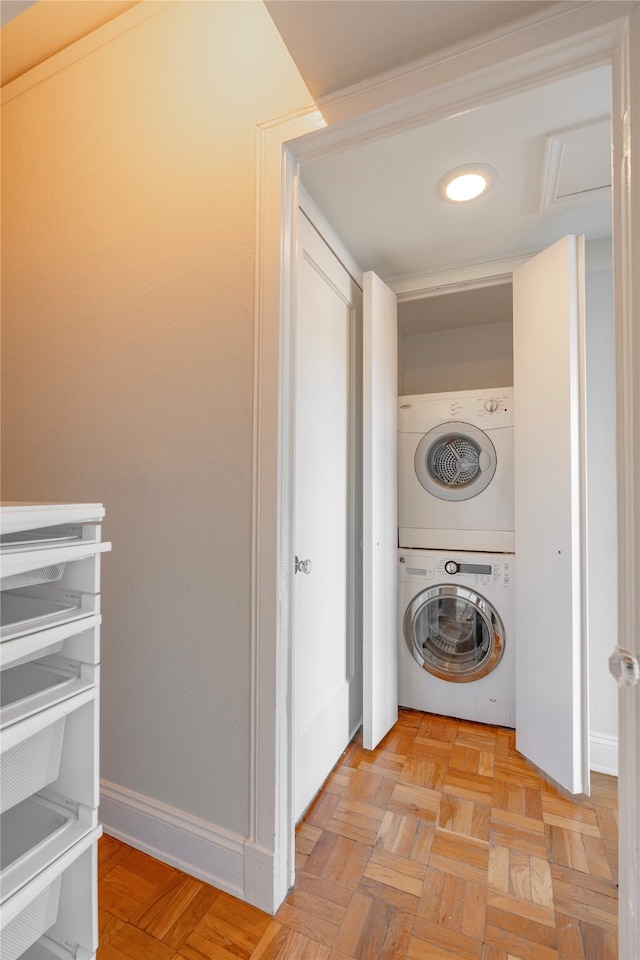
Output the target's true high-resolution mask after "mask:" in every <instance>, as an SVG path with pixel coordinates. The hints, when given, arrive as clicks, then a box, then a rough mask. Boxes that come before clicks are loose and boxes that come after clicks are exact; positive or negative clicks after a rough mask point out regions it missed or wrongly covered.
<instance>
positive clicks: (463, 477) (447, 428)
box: [414, 421, 497, 500]
mask: <svg viewBox="0 0 640 960" xmlns="http://www.w3.org/2000/svg"><path fill="white" fill-rule="evenodd" d="M496 464H497V457H496V450H495V447H494V445H493V444H492V442H491V440H490V439H489V437H488V436H487V434H486V433H483V432H482V430H479V429H478V428H477V427H474V426H473V425H472V424H470V423H462V422H460V421H458V422H453V423H441V424H438V426H437V427H434V428H433V429H432V430H429V432H428V433H426V434H425V435H424V437H423V438H422V440H421V441H420V443H419V444H418V446H417V448H416V453H415V458H414V467H415V471H416V476H417V478H418V480H419V481H420V483H421V484H422V486H423V487H424V489H425V490H426V491H427V492H428V493H431V494H433V496H434V497H438V499H440V500H470V499H471V498H472V497H475V496H477V495H478V494H479V493H482V491H483V490H484V489H485V488H486V487H488V485H489V484H490V483H491V481H492V479H493V476H494V474H495V472H496Z"/></svg>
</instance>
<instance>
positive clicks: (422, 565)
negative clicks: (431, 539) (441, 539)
mask: <svg viewBox="0 0 640 960" xmlns="http://www.w3.org/2000/svg"><path fill="white" fill-rule="evenodd" d="M399 562H400V577H401V579H403V580H417V581H425V580H427V581H441V582H443V583H446V582H447V581H448V580H455V581H456V582H458V583H464V584H467V585H468V586H473V587H482V586H484V587H492V588H503V589H506V590H508V589H512V588H513V586H514V582H513V580H514V560H513V556H510V555H500V554H491V555H489V556H478V555H477V554H474V555H471V556H469V557H464V556H460V555H459V554H458V555H457V556H455V557H451V556H447V555H446V554H437V555H434V554H430V553H428V552H427V551H425V553H424V555H421V554H418V553H408V554H402V553H401V554H400V557H399Z"/></svg>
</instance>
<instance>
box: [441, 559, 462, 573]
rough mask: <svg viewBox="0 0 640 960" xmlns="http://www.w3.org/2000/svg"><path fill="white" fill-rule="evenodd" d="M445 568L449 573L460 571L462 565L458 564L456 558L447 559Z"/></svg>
mask: <svg viewBox="0 0 640 960" xmlns="http://www.w3.org/2000/svg"><path fill="white" fill-rule="evenodd" d="M444 569H445V570H446V572H447V573H451V574H454V573H457V572H458V570H459V569H460V565H459V564H457V563H456V561H455V560H447V562H446V563H445V565H444Z"/></svg>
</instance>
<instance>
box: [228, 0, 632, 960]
mask: <svg viewBox="0 0 640 960" xmlns="http://www.w3.org/2000/svg"><path fill="white" fill-rule="evenodd" d="M621 13H622V15H621ZM637 49H640V9H639V8H638V4H637V3H624V4H617V3H616V4H607V3H595V4H586V5H582V4H580V5H576V8H573V9H571V10H569V11H566V12H560V13H556V14H552V15H550V16H548V17H547V18H544V19H542V20H538V21H536V22H535V23H533V24H530V25H528V26H525V27H521V28H519V29H515V30H511V31H508V32H507V33H505V34H502V35H500V36H496V37H495V38H494V39H493V40H492V41H491V42H488V43H487V42H484V43H482V44H480V45H477V46H471V47H467V48H466V49H463V50H460V51H459V52H457V53H456V52H454V53H453V54H452V55H450V56H447V57H446V58H442V57H441V58H439V59H438V58H435V59H432V60H430V61H425V62H424V64H423V65H422V66H421V67H420V68H419V69H416V70H412V71H410V72H407V73H405V74H403V75H402V76H400V75H393V76H391V77H389V78H387V79H386V80H382V81H380V82H376V83H373V84H371V85H369V86H367V87H366V88H364V87H363V88H360V89H359V90H358V91H355V92H353V93H348V94H347V95H346V96H344V97H342V98H336V99H335V100H334V101H332V102H331V103H327V104H324V105H323V109H324V110H325V114H326V115H327V116H328V117H330V118H331V119H335V122H333V123H332V124H331V126H328V127H325V121H324V119H323V117H322V116H321V115H320V113H319V112H317V111H313V110H312V109H310V110H308V111H302V112H301V113H299V114H296V115H294V116H291V117H286V118H278V119H277V120H274V121H272V122H269V123H266V124H264V125H261V126H260V127H259V128H258V170H257V175H258V194H257V230H256V237H257V262H256V301H255V305H256V311H255V369H254V412H255V428H254V514H253V544H252V547H253V551H252V725H251V730H252V736H251V796H250V807H251V810H250V814H251V815H250V835H249V837H248V839H247V842H246V845H245V890H246V894H247V898H248V899H249V900H250V901H251V902H253V903H255V904H256V905H258V906H261V907H262V908H263V909H265V910H268V911H271V912H273V911H275V909H277V907H278V906H279V904H280V903H281V902H282V900H283V899H284V897H285V896H286V893H287V891H288V889H289V887H290V886H291V885H292V883H293V880H294V877H295V872H294V845H293V841H294V824H293V823H292V817H291V780H292V778H291V757H292V749H291V711H290V693H291V681H292V678H291V639H292V637H291V630H292V619H291V599H292V576H293V568H292V563H291V560H292V557H293V553H292V543H291V532H292V503H293V500H292V480H291V472H290V468H291V464H292V458H291V423H292V412H293V407H292V404H293V395H292V376H291V372H292V367H291V360H292V330H293V305H294V304H295V244H296V211H297V205H298V193H299V187H300V170H301V165H302V164H303V163H304V162H305V161H309V160H311V159H315V158H318V157H321V156H328V155H330V154H332V153H336V152H339V151H341V150H344V149H346V148H347V147H353V146H355V145H357V144H358V143H361V142H363V141H364V140H365V139H369V138H372V137H382V136H389V135H391V134H393V133H395V132H399V131H400V130H403V129H408V128H410V127H412V126H416V125H418V124H421V125H422V124H427V123H429V122H433V121H435V120H438V119H442V118H443V117H446V116H448V115H451V114H452V113H454V112H456V111H459V110H462V109H470V108H473V107H475V106H479V105H481V104H483V103H486V102H490V101H492V100H497V99H501V98H503V97H505V96H509V95H510V94H513V93H515V92H518V91H519V90H522V89H524V88H526V87H531V86H535V85H538V84H540V83H544V82H551V81H552V80H554V79H556V78H557V77H560V76H562V75H564V74H567V73H570V72H578V71H581V70H584V69H588V68H589V67H593V66H596V65H600V64H610V65H611V69H612V95H613V102H612V143H613V168H614V181H613V248H614V299H615V308H614V313H615V338H616V355H617V366H616V381H617V391H616V392H617V421H618V465H619V476H620V490H619V497H618V503H619V508H618V510H619V515H618V529H619V532H620V545H619V570H620V573H619V577H620V581H619V591H620V599H621V603H622V609H621V617H620V626H619V636H620V638H621V640H620V645H621V646H626V647H627V648H632V649H633V644H634V643H635V644H636V647H635V649H636V651H637V649H638V646H639V645H640V639H638V638H637V637H636V638H635V639H634V638H633V637H632V633H631V630H632V628H634V626H635V627H637V624H638V623H640V590H639V589H638V587H637V571H638V569H640V519H639V518H640V509H639V508H640V502H639V501H640V493H638V486H639V483H638V481H637V480H636V478H638V480H640V477H638V474H639V473H640V462H639V460H640V445H639V443H638V441H637V439H636V438H635V435H634V429H635V430H636V431H637V422H638V421H639V420H640V414H639V412H638V410H639V408H640V386H636V385H637V384H640V342H639V341H640V333H639V332H638V331H640V288H639V280H638V278H637V277H636V278H634V277H633V276H632V270H631V264H632V263H638V262H640V211H639V209H638V201H637V199H636V200H635V201H634V203H635V206H634V203H632V197H636V198H637V197H638V196H640V164H638V163H637V161H636V163H635V166H632V164H631V162H630V161H631V157H630V148H631V147H633V149H634V151H638V150H639V138H640V95H639V94H638V92H637V90H638V87H639V86H640V84H639V83H638V77H639V73H640V66H639V64H638V56H637V54H635V50H637ZM634 85H635V86H634ZM363 110H364V111H365V112H362V111H363ZM323 128H324V129H323ZM303 134H307V136H304V137H302V135H303ZM300 137H302V139H296V140H293V139H292V138H300ZM634 159H635V153H634ZM426 285H430V284H428V282H427V283H426ZM417 287H419V281H416V288H417ZM396 290H397V288H396ZM397 292H400V291H398V290H397ZM634 326H635V329H634ZM634 376H635V378H636V379H635V381H634ZM612 639H613V638H612ZM612 646H613V644H612ZM636 692H637V691H636ZM628 699H629V700H630V699H631V698H628ZM637 700H638V698H637V696H636V697H635V700H634V703H635V707H633V709H635V710H636V711H638V710H639V709H640V707H638V705H637ZM631 709H632V707H629V710H631ZM636 716H637V713H636ZM620 726H621V734H622V736H623V737H624V731H625V730H626V731H627V732H628V733H630V732H631V731H632V729H633V725H632V720H631V717H630V716H629V717H628V718H626V717H625V718H623V717H621V725H620ZM621 749H622V750H624V745H623V744H622V743H621ZM634 776H635V783H629V784H626V785H625V784H622V783H621V792H622V794H623V795H624V797H626V801H625V802H628V803H633V804H635V803H637V791H638V773H637V767H636V771H635V774H634ZM621 813H622V823H623V824H624V829H626V830H627V835H628V839H630V840H631V841H632V842H634V843H635V847H636V850H637V840H638V826H637V824H636V823H635V822H634V820H633V816H632V811H631V810H628V812H627V815H626V818H625V814H624V812H623V811H621ZM626 893H628V891H625V890H624V889H623V888H621V902H622V901H623V900H624V896H625V895H626ZM629 902H631V901H629ZM623 913H624V911H622V910H621V925H620V926H621V929H620V936H621V944H623V943H624V942H625V937H626V938H627V942H628V943H632V942H633V943H635V940H634V941H632V940H631V939H630V938H631V937H632V936H633V932H632V931H631V924H630V923H629V924H628V929H627V930H626V932H625V930H624V919H625V918H624V916H623ZM630 955H631V954H630Z"/></svg>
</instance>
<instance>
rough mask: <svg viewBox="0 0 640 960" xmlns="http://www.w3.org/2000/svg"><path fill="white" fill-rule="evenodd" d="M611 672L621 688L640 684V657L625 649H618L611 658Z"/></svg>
mask: <svg viewBox="0 0 640 960" xmlns="http://www.w3.org/2000/svg"><path fill="white" fill-rule="evenodd" d="M609 671H610V672H611V674H612V675H613V676H614V677H615V679H616V683H617V684H618V686H619V687H632V686H633V685H634V684H636V683H640V657H639V656H638V654H637V653H631V651H630V650H625V649H624V647H616V648H615V650H614V651H613V653H612V654H611V656H610V657H609Z"/></svg>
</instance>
